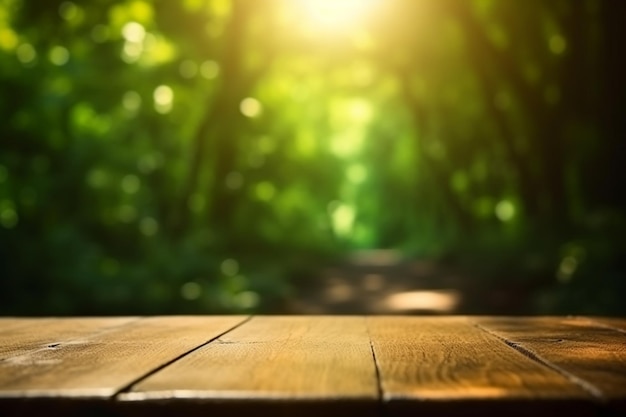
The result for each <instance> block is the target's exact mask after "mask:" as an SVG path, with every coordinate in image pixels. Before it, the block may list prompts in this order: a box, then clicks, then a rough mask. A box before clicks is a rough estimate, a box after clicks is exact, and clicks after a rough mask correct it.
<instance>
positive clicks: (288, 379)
mask: <svg viewBox="0 0 626 417" xmlns="http://www.w3.org/2000/svg"><path fill="white" fill-rule="evenodd" d="M185 398H193V399H196V400H197V399H203V400H204V403H213V406H214V407H215V405H216V404H217V405H220V404H221V405H228V404H230V405H232V404H233V403H235V402H240V403H250V404H252V409H253V410H256V411H255V413H256V412H259V410H264V411H266V413H265V414H268V415H270V414H273V413H274V412H276V409H273V408H268V407H267V405H268V404H271V403H274V404H282V406H285V405H288V404H289V403H296V404H297V403H302V404H308V405H309V406H311V405H317V406H321V408H322V409H324V405H328V404H331V405H332V404H335V405H337V404H338V403H343V404H346V403H351V404H352V405H353V406H354V407H355V408H353V410H352V411H355V410H359V407H361V411H360V412H366V413H367V412H368V409H367V408H366V407H365V406H366V405H367V406H368V407H369V411H372V412H373V411H376V408H375V404H376V402H377V399H378V396H377V381H376V369H375V365H374V360H373V357H372V352H371V348H370V342H369V336H368V334H367V329H366V326H365V319H364V318H360V317H255V318H253V319H252V320H251V321H249V322H247V323H246V324H245V325H243V326H241V327H239V328H237V329H235V330H233V331H232V332H229V333H228V334H226V335H224V336H222V337H220V338H219V339H218V340H216V341H215V342H214V343H211V344H209V345H207V346H205V347H203V348H202V349H199V350H197V351H195V352H193V353H192V354H190V355H188V356H186V357H184V358H182V359H181V360H179V361H177V362H176V363H174V364H172V365H171V366H168V367H167V368H165V369H163V370H161V371H159V372H158V373H156V374H154V375H152V376H150V377H149V378H147V379H146V380H144V381H141V382H140V383H139V384H137V385H136V386H134V387H133V389H132V392H130V393H128V394H123V395H121V396H120V399H122V400H127V401H132V400H135V401H137V400H149V399H152V400H155V399H156V400H158V399H161V400H162V399H185ZM302 404H300V405H299V408H298V410H299V411H303V410H305V411H306V410H308V411H309V412H310V411H311V410H315V413H317V412H318V408H315V407H314V408H313V409H309V407H306V406H305V407H302ZM339 405H340V404H339ZM212 410H213V411H215V412H218V411H223V410H222V409H220V408H219V407H218V408H217V409H214V408H213V409H212ZM285 410H291V411H293V409H290V408H289V407H287V408H286V409H285ZM270 411H271V412H270ZM283 411H284V410H283ZM326 411H328V410H326ZM285 412H286V413H287V414H289V413H288V412H287V411H285ZM233 414H235V413H233Z"/></svg>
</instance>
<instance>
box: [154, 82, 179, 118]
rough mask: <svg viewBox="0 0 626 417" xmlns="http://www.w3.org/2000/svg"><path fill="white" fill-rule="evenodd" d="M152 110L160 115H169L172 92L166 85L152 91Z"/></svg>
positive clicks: (171, 104) (172, 102)
mask: <svg viewBox="0 0 626 417" xmlns="http://www.w3.org/2000/svg"><path fill="white" fill-rule="evenodd" d="M153 96H154V109H155V110H156V111H157V112H159V113H161V114H165V113H169V112H170V111H171V110H172V107H173V104H174V91H173V90H172V88H171V87H169V86H167V85H160V86H158V87H157V88H156V89H155V90H154V94H153Z"/></svg>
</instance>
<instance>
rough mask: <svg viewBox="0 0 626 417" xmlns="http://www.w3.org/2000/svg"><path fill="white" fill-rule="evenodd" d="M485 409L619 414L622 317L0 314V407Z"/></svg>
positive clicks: (296, 411)
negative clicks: (101, 315)
mask: <svg viewBox="0 0 626 417" xmlns="http://www.w3.org/2000/svg"><path fill="white" fill-rule="evenodd" d="M494 413H498V414H506V415H546V416H547V415H557V414H558V413H567V415H568V416H570V415H576V416H587V415H588V416H595V415H626V320H625V319H618V318H585V317H575V318H571V317H568V318H565V317H533V318H512V317H416V316H370V317H363V316H256V317H245V316H206V317H202V316H188V317H182V316H179V317H115V318H41V319H37V318H4V319H0V415H1V416H11V415H34V414H36V415H42V414H45V415H47V416H50V415H64V416H65V415H128V416H135V415H206V416H211V415H215V416H218V415H219V416H223V415H272V416H274V415H294V416H298V415H320V414H323V415H324V416H327V415H341V416H347V415H358V416H379V415H380V416H394V415H398V416H400V415H416V416H417V415H419V416H429V415H432V416H448V415H459V416H461V415H463V416H464V415H481V416H484V415H494ZM563 415H564V414H563Z"/></svg>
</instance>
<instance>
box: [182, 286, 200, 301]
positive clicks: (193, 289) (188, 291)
mask: <svg viewBox="0 0 626 417" xmlns="http://www.w3.org/2000/svg"><path fill="white" fill-rule="evenodd" d="M180 295H181V297H183V298H184V299H185V300H188V301H193V300H197V299H198V298H200V296H201V295H202V287H201V286H200V284H198V283H197V282H186V283H184V284H183V285H182V287H180Z"/></svg>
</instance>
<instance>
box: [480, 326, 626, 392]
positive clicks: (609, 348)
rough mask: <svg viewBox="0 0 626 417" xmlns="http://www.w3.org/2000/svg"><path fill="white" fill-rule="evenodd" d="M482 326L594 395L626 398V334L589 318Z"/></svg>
mask: <svg viewBox="0 0 626 417" xmlns="http://www.w3.org/2000/svg"><path fill="white" fill-rule="evenodd" d="M477 322H478V323H479V325H480V326H483V327H484V328H486V329H488V330H489V331H491V332H493V333H495V334H497V335H499V336H500V337H502V338H504V339H506V340H507V341H508V342H509V343H512V344H514V345H515V346H517V347H518V348H519V349H520V350H524V351H526V352H528V353H529V354H530V355H534V356H536V357H537V358H538V359H539V360H542V361H544V362H546V364H548V365H549V366H552V367H554V368H555V369H559V370H560V371H562V372H564V373H566V374H567V375H570V378H571V379H572V380H574V381H577V382H578V383H579V384H580V385H581V386H582V387H584V388H585V389H587V390H588V391H589V392H591V393H592V394H593V395H595V396H597V397H600V398H604V399H609V400H620V401H623V400H624V399H626V334H624V333H623V332H620V331H616V330H614V329H611V328H609V327H605V326H601V325H597V324H594V323H593V322H592V321H589V320H587V319H577V318H563V319H558V318H546V317H535V318H526V319H521V318H517V319H513V318H481V319H479V320H477Z"/></svg>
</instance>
